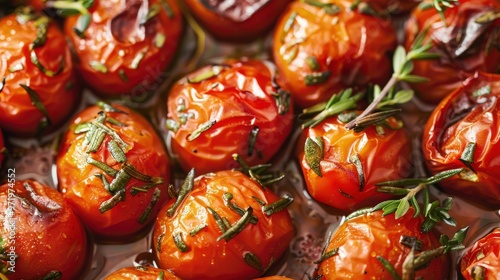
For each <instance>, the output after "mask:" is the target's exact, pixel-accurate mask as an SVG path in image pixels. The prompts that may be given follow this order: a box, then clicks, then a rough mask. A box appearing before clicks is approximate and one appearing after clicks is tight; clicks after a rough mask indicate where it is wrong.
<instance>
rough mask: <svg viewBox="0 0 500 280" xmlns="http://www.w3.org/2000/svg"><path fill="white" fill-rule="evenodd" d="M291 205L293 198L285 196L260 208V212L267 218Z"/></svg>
mask: <svg viewBox="0 0 500 280" xmlns="http://www.w3.org/2000/svg"><path fill="white" fill-rule="evenodd" d="M292 203H293V197H292V196H291V195H289V194H285V195H284V196H283V197H282V198H281V199H279V200H277V201H275V202H273V203H271V204H266V205H264V206H262V212H264V214H266V215H267V216H271V215H272V214H275V213H278V212H279V211H281V210H283V209H285V208H287V207H288V206H290V204H292Z"/></svg>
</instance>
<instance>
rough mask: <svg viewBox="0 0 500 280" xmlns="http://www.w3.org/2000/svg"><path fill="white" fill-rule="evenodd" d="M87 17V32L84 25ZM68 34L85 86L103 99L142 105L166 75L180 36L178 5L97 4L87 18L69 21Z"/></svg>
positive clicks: (158, 1) (128, 0) (114, 0)
mask: <svg viewBox="0 0 500 280" xmlns="http://www.w3.org/2000/svg"><path fill="white" fill-rule="evenodd" d="M82 17H83V18H85V17H88V27H87V28H81V27H84V26H82V25H81V24H80V23H81V22H85V20H82V19H81V18H82ZM65 33H66V36H68V37H69V38H70V40H71V42H72V43H73V46H74V49H75V53H76V56H77V57H78V64H77V65H76V66H77V68H78V70H79V71H80V74H81V75H82V77H83V79H84V80H85V82H86V84H87V85H88V86H89V87H91V88H92V89H93V90H94V91H95V92H96V93H97V94H99V95H101V96H105V97H118V96H120V95H129V97H130V98H131V100H132V101H136V102H140V101H143V99H144V98H146V97H148V96H150V95H151V93H152V92H154V91H155V90H156V89H157V88H158V87H159V86H160V84H161V82H162V81H163V80H164V79H165V77H166V76H167V73H166V67H167V66H168V64H169V63H170V62H171V60H172V58H173V57H174V54H175V50H176V49H177V46H178V45H179V40H180V36H181V33H182V16H181V14H180V11H179V8H178V6H177V3H176V1H174V0H149V1H144V0H142V1H132V0H95V1H94V4H93V5H92V6H91V7H90V8H89V14H81V15H75V16H71V17H69V18H68V19H67V20H66V22H65Z"/></svg>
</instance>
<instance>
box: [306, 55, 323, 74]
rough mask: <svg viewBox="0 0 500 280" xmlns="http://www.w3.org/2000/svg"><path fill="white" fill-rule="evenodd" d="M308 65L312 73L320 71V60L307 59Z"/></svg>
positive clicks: (314, 58)
mask: <svg viewBox="0 0 500 280" xmlns="http://www.w3.org/2000/svg"><path fill="white" fill-rule="evenodd" d="M306 64H307V66H309V68H310V69H311V70H312V71H318V70H319V69H320V66H319V62H318V59H316V57H314V56H308V57H307V58H306Z"/></svg>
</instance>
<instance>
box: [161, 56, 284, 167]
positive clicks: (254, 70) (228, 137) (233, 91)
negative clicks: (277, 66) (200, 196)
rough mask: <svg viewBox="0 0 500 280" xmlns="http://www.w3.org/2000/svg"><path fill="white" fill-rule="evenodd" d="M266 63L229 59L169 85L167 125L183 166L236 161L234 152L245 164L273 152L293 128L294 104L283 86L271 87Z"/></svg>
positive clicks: (262, 160)
mask: <svg viewBox="0 0 500 280" xmlns="http://www.w3.org/2000/svg"><path fill="white" fill-rule="evenodd" d="M266 63H267V62H266ZM266 63H264V62H262V61H257V60H241V61H237V60H227V61H224V62H223V64H221V65H214V66H206V67H203V68H201V69H199V70H197V71H195V72H194V73H191V74H190V75H188V76H187V77H185V78H182V79H181V80H179V81H178V82H177V83H176V84H175V85H174V86H173V87H172V89H171V90H170V92H169V94H168V98H167V110H168V119H167V123H166V125H167V127H169V129H170V130H171V131H172V134H171V135H172V149H173V152H174V153H175V154H176V155H177V156H178V160H179V163H180V165H181V167H182V168H183V169H184V170H185V171H188V170H190V169H191V168H192V167H194V168H195V169H196V172H197V173H198V174H204V173H207V172H214V171H219V170H226V169H231V168H234V167H238V166H237V163H236V162H235V161H234V159H233V157H232V155H233V154H234V153H237V154H239V155H241V157H242V158H243V160H244V161H245V162H247V163H248V164H249V165H256V164H260V163H266V162H268V161H269V160H270V159H271V158H272V157H273V156H274V155H275V154H276V152H277V151H278V150H279V148H280V147H281V145H282V144H283V143H284V141H285V139H286V137H287V136H288V134H289V133H290V131H291V129H292V124H293V105H292V104H291V103H290V100H289V94H288V93H287V92H284V91H283V90H282V89H278V88H275V87H274V82H273V79H274V71H273V69H272V68H270V67H271V66H270V65H267V64H266ZM214 71H215V72H217V73H218V72H219V71H220V73H218V74H217V75H214V73H215V72H214ZM202 77H206V78H205V79H202ZM278 95H279V96H278ZM279 100H281V101H279Z"/></svg>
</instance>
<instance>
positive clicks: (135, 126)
mask: <svg viewBox="0 0 500 280" xmlns="http://www.w3.org/2000/svg"><path fill="white" fill-rule="evenodd" d="M115 107H116V108H118V109H120V110H122V111H124V112H125V113H119V112H115V113H114V112H107V113H106V115H107V116H108V117H111V118H114V119H116V120H118V121H119V122H121V123H123V124H125V125H126V126H116V125H112V124H108V127H111V128H112V129H113V130H115V131H116V132H117V133H118V135H120V136H121V138H122V139H123V141H124V142H125V143H127V145H128V148H126V149H125V150H124V152H125V155H126V162H127V164H131V165H132V166H133V167H135V169H137V171H139V172H140V173H142V174H145V175H148V176H152V177H159V178H163V183H161V184H158V185H156V186H154V187H151V188H149V189H148V191H147V192H139V193H138V194H136V195H132V193H131V189H132V187H144V186H145V185H147V184H148V183H145V182H143V181H141V180H139V179H136V178H132V179H131V180H130V181H129V182H128V183H127V184H126V186H125V187H124V189H125V199H124V200H123V201H121V202H119V203H118V204H117V205H116V206H114V207H113V208H111V210H109V211H106V212H104V213H102V214H101V213H100V211H99V207H100V206H101V204H102V203H103V202H105V201H107V200H109V199H111V197H112V195H111V193H110V192H108V191H107V190H106V189H105V186H104V182H103V180H101V179H100V178H98V177H97V176H95V175H96V174H103V175H104V176H105V178H106V180H107V182H109V183H111V182H112V181H113V179H114V178H113V177H112V176H110V175H108V174H106V173H105V172H104V171H103V170H101V169H100V168H97V167H96V166H94V165H92V164H89V163H87V159H88V158H89V157H90V158H93V159H95V160H98V161H100V162H103V163H106V164H107V165H108V166H110V167H111V168H113V169H115V170H116V171H118V170H121V169H122V167H123V164H120V163H119V162H117V160H115V159H114V158H113V156H112V155H111V154H110V151H109V150H108V145H109V143H110V141H111V140H112V139H111V137H110V136H109V135H106V136H105V138H104V141H103V143H102V144H101V146H100V147H99V149H98V150H97V152H95V153H88V152H87V145H86V144H85V142H84V138H85V136H86V134H85V133H80V134H76V133H75V128H76V127H77V126H78V124H81V123H85V122H91V121H92V120H94V118H95V117H96V116H97V114H98V112H99V111H101V108H99V107H97V106H92V107H89V108H87V109H85V110H83V111H82V112H80V113H79V114H77V115H76V116H75V118H74V119H73V121H72V124H71V125H70V127H69V129H68V131H67V132H66V133H65V135H64V138H63V140H62V144H61V146H60V150H59V154H58V156H57V159H56V167H57V177H58V181H59V191H60V192H61V193H62V194H63V195H64V197H65V198H66V199H67V200H68V202H69V203H70V204H71V206H72V207H73V209H74V210H75V212H76V213H77V214H78V215H79V216H80V218H81V219H82V221H83V222H84V224H85V225H86V226H87V227H88V228H89V229H90V230H91V231H92V233H94V235H96V238H97V239H98V241H99V242H112V243H116V242H127V241H130V240H134V239H137V238H138V237H140V236H141V235H142V234H143V233H144V231H145V230H147V229H148V227H149V225H150V224H151V223H152V222H153V220H154V217H155V216H156V213H158V211H159V209H160V207H161V205H162V204H163V203H164V202H165V201H166V200H167V199H168V194H167V185H168V182H169V174H170V170H169V160H168V157H167V154H166V151H165V149H164V147H163V144H162V140H161V139H160V137H159V136H158V135H157V134H156V132H155V130H154V128H153V127H152V126H151V124H150V123H149V122H148V121H147V120H146V119H145V118H144V117H142V116H141V115H139V114H138V113H136V112H134V111H132V110H130V109H128V108H126V107H123V106H119V105H116V106H115ZM155 188H158V189H159V190H160V191H161V193H160V197H159V199H158V200H157V203H156V204H155V205H154V208H153V209H152V211H151V215H150V216H149V218H148V219H147V220H146V221H145V222H143V223H139V221H138V220H139V217H140V216H141V215H142V214H143V213H144V211H145V209H146V208H147V207H148V205H149V204H150V202H151V200H152V198H153V194H154V189H155Z"/></svg>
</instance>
